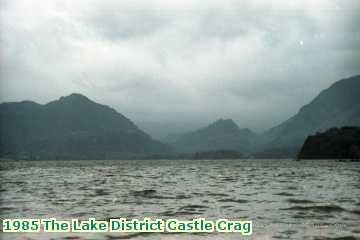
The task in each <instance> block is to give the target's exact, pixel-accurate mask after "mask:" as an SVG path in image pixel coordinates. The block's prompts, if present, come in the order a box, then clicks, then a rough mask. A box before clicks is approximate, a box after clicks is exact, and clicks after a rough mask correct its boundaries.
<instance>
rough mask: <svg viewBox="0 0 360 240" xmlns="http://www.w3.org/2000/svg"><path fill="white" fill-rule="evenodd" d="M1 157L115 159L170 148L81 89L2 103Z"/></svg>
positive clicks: (155, 152)
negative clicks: (43, 99) (39, 99)
mask: <svg viewBox="0 0 360 240" xmlns="http://www.w3.org/2000/svg"><path fill="white" fill-rule="evenodd" d="M0 131H1V137H0V156H1V157H12V158H35V159H54V158H59V159H96V158H97V159H108V158H111V159H114V158H126V157H133V156H139V155H146V154H159V153H167V152H170V151H171V150H170V148H169V147H168V146H166V145H164V144H162V143H160V142H157V141H155V140H153V139H151V137H150V136H149V135H147V134H146V133H145V132H143V131H142V130H140V129H139V128H138V127H137V126H136V125H135V124H134V123H132V122H131V121H130V120H129V119H127V118H126V117H125V116H123V115H122V114H120V113H118V112H116V111H115V110H114V109H112V108H110V107H108V106H105V105H101V104H98V103H95V102H93V101H91V100H90V99H88V98H87V97H85V96H83V95H81V94H71V95H69V96H67V97H61V98H60V99H59V100H56V101H52V102H50V103H48V104H45V105H41V104H37V103H35V102H31V101H23V102H12V103H2V104H0Z"/></svg>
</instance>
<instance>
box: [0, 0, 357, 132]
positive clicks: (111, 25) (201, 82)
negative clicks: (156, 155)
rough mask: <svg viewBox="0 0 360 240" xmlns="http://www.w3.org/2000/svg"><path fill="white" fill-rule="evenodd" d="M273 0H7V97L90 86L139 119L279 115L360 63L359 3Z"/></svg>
mask: <svg viewBox="0 0 360 240" xmlns="http://www.w3.org/2000/svg"><path fill="white" fill-rule="evenodd" d="M271 2H272V4H269V1H263V0H256V1H241V3H239V1H231V0H229V1H210V0H209V1H207V4H204V2H201V1H196V0H193V1H181V2H180V1H165V0H164V1H163V0H158V1H154V2H152V4H150V3H149V2H148V1H140V0H138V1H121V2H119V1H106V2H104V1H93V0H89V1H80V0H79V1H41V0H32V1H20V0H19V1H4V0H2V1H1V5H3V4H4V5H3V7H2V8H1V10H0V11H1V15H0V20H1V21H0V24H1V26H2V28H1V35H0V39H1V48H2V49H1V50H2V51H1V52H0V60H1V68H0V76H1V89H2V91H1V100H2V101H9V100H11V101H13V100H22V99H31V100H36V101H40V102H46V101H49V100H52V99H54V98H57V97H60V96H61V95H66V94H69V93H71V92H80V93H84V94H86V95H88V96H89V97H90V98H92V99H94V100H96V101H99V102H102V103H104V104H109V105H112V106H113V107H115V108H116V109H117V110H119V111H120V112H122V113H124V114H125V115H127V116H128V117H130V118H131V119H134V120H136V121H137V122H146V121H149V122H160V123H161V122H163V123H166V124H171V123H173V124H174V125H175V126H178V125H181V124H180V122H187V123H192V124H189V125H191V126H193V125H194V124H195V125H201V123H203V124H205V123H209V122H211V121H212V120H215V119H216V118H220V117H223V118H225V117H226V118H234V120H236V121H237V122H238V123H239V124H240V125H241V126H242V127H251V128H255V129H264V128H266V127H271V126H273V125H274V124H277V123H279V122H280V121H282V120H284V119H286V118H288V117H289V116H291V115H292V114H294V113H296V111H297V110H298V109H299V107H301V106H302V105H303V104H306V103H307V102H308V101H310V100H311V99H312V98H313V97H314V96H315V95H316V94H317V93H318V92H319V91H320V90H322V89H324V88H326V87H328V86H329V85H330V84H331V83H333V82H334V81H336V80H339V79H340V78H343V77H347V76H350V75H354V74H358V73H359V69H360V59H359V56H360V53H359V49H360V48H359V42H360V41H359V29H358V26H359V21H360V17H359V14H358V11H355V10H354V9H351V8H354V7H353V6H355V5H354V3H351V1H340V2H338V1H337V2H334V1H326V0H322V1H316V2H314V1H292V2H291V3H290V2H289V1H280V0H278V1H271ZM292 4H294V5H292ZM29 8H30V9H31V10H32V11H29V10H28V9H29Z"/></svg>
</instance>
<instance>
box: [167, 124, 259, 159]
mask: <svg viewBox="0 0 360 240" xmlns="http://www.w3.org/2000/svg"><path fill="white" fill-rule="evenodd" d="M254 138H255V134H254V133H253V132H251V131H250V130H249V129H240V128H239V127H238V126H237V125H236V124H235V123H234V121H233V120H231V119H226V120H223V119H220V120H218V121H216V122H214V123H212V124H210V125H209V126H207V127H205V128H201V129H199V130H196V131H194V132H190V133H186V134H184V135H182V136H180V137H178V139H177V140H176V141H175V143H174V144H173V146H174V147H175V148H176V149H177V150H178V151H179V152H184V153H191V152H192V153H194V152H205V151H217V150H224V149H226V150H236V151H240V152H248V151H249V150H250V148H251V145H252V141H253V139H254Z"/></svg>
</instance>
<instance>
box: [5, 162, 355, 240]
mask: <svg viewBox="0 0 360 240" xmlns="http://www.w3.org/2000/svg"><path fill="white" fill-rule="evenodd" d="M0 191H1V205H0V209H1V211H0V213H1V217H2V218H48V217H56V218H58V219H65V220H69V219H72V218H80V219H87V218H89V217H95V218H96V219H98V220H100V219H109V218H119V217H128V218H141V219H142V218H144V217H157V218H163V219H169V218H179V219H182V220H186V219H192V218H197V217H205V218H207V219H210V220H215V219H217V218H229V219H242V220H252V221H253V223H254V229H253V235H251V236H250V237H242V236H241V235H239V234H235V233H232V234H224V233H212V234H133V235H130V236H124V235H116V234H112V233H106V234H99V233H98V234H79V233H68V234H59V233H58V234H26V235H25V239H51V238H52V239H109V240H110V239H243V238H244V239H318V240H321V239H329V238H330V239H360V163H359V162H337V161H300V162H297V161H293V160H253V159H249V160H211V161H210V160H209V161H203V160H202V161H190V160H177V161H174V160H156V161H152V160H141V161H140V160H136V161H65V162H60V161H38V162H2V163H1V189H0ZM0 238H1V239H24V234H10V233H9V234H4V233H3V234H1V236H0Z"/></svg>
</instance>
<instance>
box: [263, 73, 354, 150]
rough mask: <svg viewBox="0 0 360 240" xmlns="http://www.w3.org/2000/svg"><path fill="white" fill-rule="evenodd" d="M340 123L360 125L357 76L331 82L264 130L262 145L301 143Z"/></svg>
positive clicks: (285, 145)
mask: <svg viewBox="0 0 360 240" xmlns="http://www.w3.org/2000/svg"><path fill="white" fill-rule="evenodd" d="M341 126H360V76H354V77H351V78H347V79H343V80H340V81H338V82H336V83H334V84H333V85H332V86H331V87H329V88H328V89H326V90H324V91H322V92H321V93H320V94H319V95H318V96H317V97H316V98H315V99H314V100H313V101H312V102H310V103H309V104H308V105H305V106H304V107H302V108H301V109H300V111H299V112H298V113H297V114H296V115H295V116H293V117H292V118H290V119H289V120H287V121H285V122H284V123H282V124H280V125H278V126H276V127H274V128H272V129H270V130H269V131H267V132H266V133H265V134H264V142H263V143H262V145H263V146H262V148H278V147H281V148H288V147H295V148H296V147H300V146H301V145H302V143H303V142H304V140H305V138H306V137H307V136H308V135H311V134H314V133H315V132H317V131H324V130H326V129H329V128H332V127H341Z"/></svg>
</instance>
